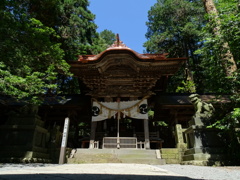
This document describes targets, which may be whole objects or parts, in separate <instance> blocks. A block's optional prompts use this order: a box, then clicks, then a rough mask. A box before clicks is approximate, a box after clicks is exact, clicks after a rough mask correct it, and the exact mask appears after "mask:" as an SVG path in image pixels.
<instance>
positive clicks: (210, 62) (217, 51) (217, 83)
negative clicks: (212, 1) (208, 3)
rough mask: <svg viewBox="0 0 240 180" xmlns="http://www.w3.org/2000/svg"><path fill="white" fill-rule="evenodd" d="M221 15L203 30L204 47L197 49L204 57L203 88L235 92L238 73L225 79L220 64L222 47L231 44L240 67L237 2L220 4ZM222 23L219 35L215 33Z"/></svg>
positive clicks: (239, 24) (222, 1)
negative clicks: (215, 29) (226, 43)
mask: <svg viewBox="0 0 240 180" xmlns="http://www.w3.org/2000/svg"><path fill="white" fill-rule="evenodd" d="M217 8H218V11H219V15H218V16H217V19H216V18H212V17H211V16H216V15H209V16H208V18H209V19H211V21H209V23H208V24H207V25H206V26H205V27H204V28H203V30H202V41H203V42H204V46H202V48H200V49H198V50H197V51H196V52H195V53H196V54H198V55H199V56H201V58H202V59H203V60H202V61H201V67H202V69H204V71H203V76H204V78H203V85H204V86H205V87H206V90H205V91H207V92H215V93H221V94H226V93H232V92H237V91H239V87H240V86H239V82H238V81H236V80H237V79H239V70H237V72H235V73H234V74H233V76H232V77H226V74H225V67H223V64H222V63H221V59H222V54H224V53H225V49H224V48H223V45H224V43H225V42H228V44H229V46H230V50H231V52H232V54H233V56H234V60H235V62H236V64H237V65H238V66H239V63H240V60H239V58H240V57H239V53H238V51H239V50H240V44H239V38H240V30H239V29H240V23H239V22H240V16H239V13H238V9H237V1H236V0H230V1H227V2H226V1H224V0H221V1H219V3H218V4H217ZM217 21H220V27H219V34H218V35H217V36H216V35H215V34H214V33H212V31H213V29H214V28H216V27H217V26H219V25H218V22H217Z"/></svg>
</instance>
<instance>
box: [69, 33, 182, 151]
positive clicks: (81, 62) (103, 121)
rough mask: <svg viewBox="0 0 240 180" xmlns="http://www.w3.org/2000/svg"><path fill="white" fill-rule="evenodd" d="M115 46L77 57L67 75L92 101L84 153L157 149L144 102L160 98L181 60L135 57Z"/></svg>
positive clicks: (133, 54)
mask: <svg viewBox="0 0 240 180" xmlns="http://www.w3.org/2000/svg"><path fill="white" fill-rule="evenodd" d="M116 39H117V40H116V41H115V42H114V44H113V45H112V46H110V47H109V48H108V49H106V50H105V51H103V52H102V53H100V54H98V55H80V56H79V59H78V61H71V62H69V64H70V65H71V68H70V71H71V72H72V73H73V74H74V76H76V77H78V78H79V82H80V89H81V92H82V93H83V94H84V93H85V94H86V95H89V96H91V98H92V118H91V133H90V140H89V148H90V149H93V148H145V149H149V148H150V139H152V142H154V139H155V140H156V142H157V143H158V142H159V143H158V144H159V147H161V142H160V141H159V133H156V132H150V131H149V120H148V106H147V105H148V100H149V98H151V96H152V95H153V94H156V93H161V92H164V91H165V89H166V84H167V80H168V77H169V76H171V75H173V74H175V73H176V72H177V71H178V69H179V68H180V67H181V65H182V64H183V63H184V62H185V60H186V58H167V57H166V56H167V53H164V54H139V53H137V52H135V51H133V50H132V49H130V48H129V47H127V46H126V45H125V44H123V42H122V41H120V39H119V36H118V35H117V38H116Z"/></svg>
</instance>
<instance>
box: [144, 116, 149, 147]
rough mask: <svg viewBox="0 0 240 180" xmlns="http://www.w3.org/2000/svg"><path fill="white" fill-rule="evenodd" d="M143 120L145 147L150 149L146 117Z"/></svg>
mask: <svg viewBox="0 0 240 180" xmlns="http://www.w3.org/2000/svg"><path fill="white" fill-rule="evenodd" d="M143 122H144V123H143V124H144V137H145V149H150V140H149V125H148V119H144V120H143Z"/></svg>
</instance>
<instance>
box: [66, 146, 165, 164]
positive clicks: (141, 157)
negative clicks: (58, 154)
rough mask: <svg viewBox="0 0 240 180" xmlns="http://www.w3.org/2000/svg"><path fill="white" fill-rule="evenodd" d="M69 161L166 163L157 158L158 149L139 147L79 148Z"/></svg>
mask: <svg viewBox="0 0 240 180" xmlns="http://www.w3.org/2000/svg"><path fill="white" fill-rule="evenodd" d="M68 163H140V164H142V163H144V164H158V165H161V164H165V160H163V159H157V155H156V150H138V149H77V152H76V153H75V154H74V158H68Z"/></svg>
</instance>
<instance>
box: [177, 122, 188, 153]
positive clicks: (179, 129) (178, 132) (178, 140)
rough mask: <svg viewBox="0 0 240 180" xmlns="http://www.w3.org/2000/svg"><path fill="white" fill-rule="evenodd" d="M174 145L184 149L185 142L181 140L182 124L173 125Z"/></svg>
mask: <svg viewBox="0 0 240 180" xmlns="http://www.w3.org/2000/svg"><path fill="white" fill-rule="evenodd" d="M175 136H176V146H177V148H181V149H186V143H184V140H183V133H182V125H181V124H176V127H175Z"/></svg>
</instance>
